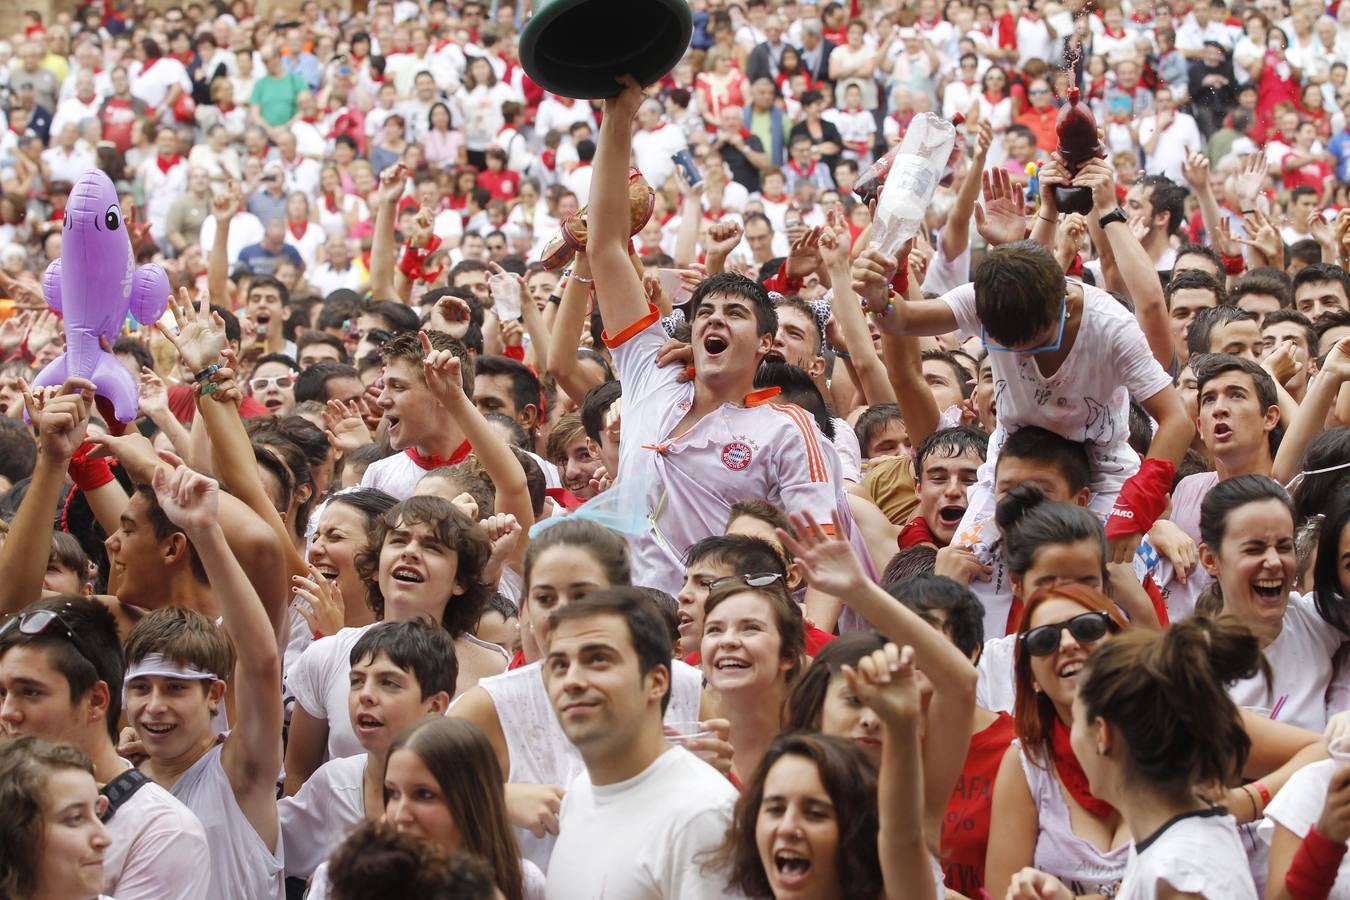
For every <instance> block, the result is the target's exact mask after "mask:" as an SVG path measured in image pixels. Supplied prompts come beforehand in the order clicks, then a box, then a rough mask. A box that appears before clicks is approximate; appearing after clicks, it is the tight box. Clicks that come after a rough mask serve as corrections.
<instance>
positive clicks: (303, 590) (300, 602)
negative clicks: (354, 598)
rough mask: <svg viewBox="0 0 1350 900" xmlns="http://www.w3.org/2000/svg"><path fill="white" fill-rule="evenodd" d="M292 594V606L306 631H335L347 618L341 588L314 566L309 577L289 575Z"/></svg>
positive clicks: (320, 632) (333, 632)
mask: <svg viewBox="0 0 1350 900" xmlns="http://www.w3.org/2000/svg"><path fill="white" fill-rule="evenodd" d="M291 594H292V595H293V596H294V597H295V608H296V610H298V611H299V613H300V615H302V616H304V618H305V622H306V624H308V625H309V630H310V631H312V632H314V633H315V634H316V635H321V634H337V632H338V631H339V630H340V629H341V628H342V626H343V624H344V623H345V621H346V607H344V606H343V604H342V588H340V587H338V584H337V582H336V581H329V580H328V579H327V578H325V577H324V576H323V573H322V572H320V571H319V570H318V569H316V568H315V567H314V566H310V567H309V577H308V578H306V577H304V576H303V575H293V576H291Z"/></svg>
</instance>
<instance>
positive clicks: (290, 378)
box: [248, 375, 295, 394]
mask: <svg viewBox="0 0 1350 900" xmlns="http://www.w3.org/2000/svg"><path fill="white" fill-rule="evenodd" d="M294 384H295V376H294V375H272V376H270V377H267V378H250V379H249V380H248V389H249V390H250V391H252V392H253V393H255V394H258V393H261V392H262V391H265V390H267V389H268V388H272V387H276V388H280V389H281V390H283V391H284V390H286V389H288V388H290V387H292V386H293V385H294Z"/></svg>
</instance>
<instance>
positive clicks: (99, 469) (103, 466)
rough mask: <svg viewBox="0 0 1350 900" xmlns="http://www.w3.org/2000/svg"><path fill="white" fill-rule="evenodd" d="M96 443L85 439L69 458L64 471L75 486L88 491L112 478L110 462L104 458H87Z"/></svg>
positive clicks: (99, 486)
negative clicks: (68, 463)
mask: <svg viewBox="0 0 1350 900" xmlns="http://www.w3.org/2000/svg"><path fill="white" fill-rule="evenodd" d="M97 446H98V445H97V444H95V443H94V442H93V441H85V442H84V443H83V444H81V445H80V449H78V450H76V451H75V455H74V456H72V457H71V458H70V465H68V466H67V467H66V472H67V473H68V474H69V475H70V480H71V481H73V482H75V486H76V487H78V488H79V489H80V490H82V491H84V492H86V493H88V492H89V491H93V490H97V489H98V488H101V487H103V486H104V485H105V484H107V483H108V482H110V481H112V480H113V477H114V476H113V470H112V463H110V462H108V460H106V459H89V453H90V452H91V451H92V450H93V449H94V448H95V447H97Z"/></svg>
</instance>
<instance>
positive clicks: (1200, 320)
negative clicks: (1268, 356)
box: [1186, 306, 1261, 361]
mask: <svg viewBox="0 0 1350 900" xmlns="http://www.w3.org/2000/svg"><path fill="white" fill-rule="evenodd" d="M1186 348H1187V349H1188V350H1189V351H1190V356H1197V355H1199V354H1202V353H1230V354H1232V355H1234V356H1244V357H1246V358H1247V359H1250V360H1253V361H1255V360H1256V359H1258V358H1259V355H1260V350H1261V328H1260V326H1259V325H1258V324H1257V321H1256V314H1255V313H1250V312H1247V310H1245V309H1239V308H1238V307H1236V306H1216V307H1214V308H1213V309H1202V310H1200V312H1199V313H1197V314H1196V316H1195V321H1194V322H1192V323H1191V329H1190V334H1189V335H1187V337H1186Z"/></svg>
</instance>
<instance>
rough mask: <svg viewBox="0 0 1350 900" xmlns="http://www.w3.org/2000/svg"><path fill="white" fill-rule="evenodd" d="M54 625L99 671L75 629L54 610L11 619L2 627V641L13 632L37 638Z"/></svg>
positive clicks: (43, 610)
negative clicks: (58, 627)
mask: <svg viewBox="0 0 1350 900" xmlns="http://www.w3.org/2000/svg"><path fill="white" fill-rule="evenodd" d="M53 624H56V625H58V626H60V630H62V631H64V632H65V635H66V637H67V638H68V639H69V640H70V645H71V646H72V647H74V648H75V652H77V653H79V654H80V655H81V656H83V657H84V658H85V661H86V662H88V663H89V664H90V665H92V666H94V669H95V670H96V671H97V670H98V665H97V664H95V663H94V658H93V657H92V656H90V654H89V651H88V650H87V649H86V648H85V646H84V642H83V641H81V640H80V638H79V636H78V635H77V634H75V629H73V628H71V627H70V625H68V624H66V620H65V619H63V618H61V613H59V612H57V611H56V610H54V609H36V610H33V611H32V612H28V613H20V614H19V615H17V616H14V617H13V618H11V619H10V620H9V621H8V622H6V623H5V624H4V625H0V641H3V640H4V639H5V635H7V634H9V633H10V632H11V631H17V632H18V633H19V634H24V635H27V636H28V637H35V636H36V635H39V634H45V633H46V631H47V629H48V628H50V627H51V626H52V625H53Z"/></svg>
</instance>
